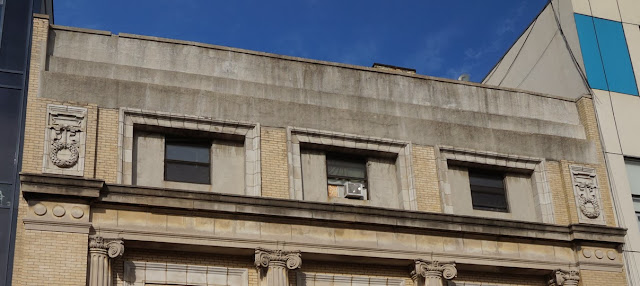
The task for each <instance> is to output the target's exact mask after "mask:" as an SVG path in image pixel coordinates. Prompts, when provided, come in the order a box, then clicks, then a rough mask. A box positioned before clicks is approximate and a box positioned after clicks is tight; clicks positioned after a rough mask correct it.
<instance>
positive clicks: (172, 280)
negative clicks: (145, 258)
mask: <svg viewBox="0 0 640 286" xmlns="http://www.w3.org/2000/svg"><path fill="white" fill-rule="evenodd" d="M146 283H153V284H161V285H164V284H169V285H194V286H195V285H198V286H209V285H211V286H216V285H221V284H222V285H234V286H248V285H249V270H248V269H246V268H227V267H215V266H200V265H185V264H169V263H156V262H138V261H125V262H124V285H125V286H138V285H145V284H146Z"/></svg>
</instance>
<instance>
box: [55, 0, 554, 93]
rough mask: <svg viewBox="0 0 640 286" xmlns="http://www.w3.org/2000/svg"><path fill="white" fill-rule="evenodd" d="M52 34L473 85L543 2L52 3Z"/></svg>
mask: <svg viewBox="0 0 640 286" xmlns="http://www.w3.org/2000/svg"><path fill="white" fill-rule="evenodd" d="M54 3H55V4H54V5H55V6H54V11H55V23H56V24H58V25H65V26H75V27H84V28H91V29H99V30H107V31H112V32H113V33H120V32H123V33H131V34H140V35H150V36H158V37H165V38H172V39H181V40H189V41H198V42H204V43H209V44H216V45H223V46H230V47H236V48H243V49H250V50H257V51H263V52H270V53H276V54H283V55H290V56H297V57H304V58H311V59H317V60H325V61H332V62H341V63H348V64H355V65H361V66H371V64H373V63H374V62H379V63H384V64H390V65H396V66H403V67H408V68H414V69H416V70H417V71H418V73H419V74H425V75H431V76H439V77H446V78H457V77H458V76H459V75H460V74H462V73H469V74H470V75H471V80H472V81H480V80H482V78H483V77H484V75H485V74H486V73H487V72H488V71H489V70H490V69H491V68H492V67H493V65H494V64H495V63H496V62H497V61H498V60H499V59H500V57H501V56H502V54H504V52H505V51H506V50H507V49H508V48H509V46H510V45H511V44H512V43H513V41H514V40H515V39H516V38H517V37H518V36H519V35H520V34H521V33H522V31H523V30H524V29H525V27H526V26H527V25H528V24H529V23H530V22H531V20H532V19H533V18H534V17H535V16H536V15H537V13H538V12H539V11H540V10H541V9H542V7H543V6H544V5H545V3H546V0H484V1H482V0H459V1H450V0H440V1H435V0H421V1H419V0H415V1H414V0H396V1H393V0H270V1H265V0H262V1H259V0H232V1H228V0H227V1H222V0H207V1H205V0H180V1H175V0H174V1H168V0H128V1H124V0H111V1H86V0H56V1H55V2H54Z"/></svg>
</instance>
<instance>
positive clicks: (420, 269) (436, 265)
mask: <svg viewBox="0 0 640 286" xmlns="http://www.w3.org/2000/svg"><path fill="white" fill-rule="evenodd" d="M411 276H412V277H416V276H417V277H420V276H421V277H424V278H427V279H429V278H439V279H442V278H444V279H447V280H451V279H453V278H455V277H456V276H458V270H457V269H456V264H455V262H453V261H447V262H444V261H436V260H434V261H429V260H422V259H416V260H415V264H414V265H413V267H412V270H411Z"/></svg>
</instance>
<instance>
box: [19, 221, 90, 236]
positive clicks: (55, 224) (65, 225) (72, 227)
mask: <svg viewBox="0 0 640 286" xmlns="http://www.w3.org/2000/svg"><path fill="white" fill-rule="evenodd" d="M22 223H24V229H27V230H40V231H53V232H68V233H84V234H88V233H89V232H90V230H91V223H90V222H74V221H53V220H49V219H34V218H24V219H22Z"/></svg>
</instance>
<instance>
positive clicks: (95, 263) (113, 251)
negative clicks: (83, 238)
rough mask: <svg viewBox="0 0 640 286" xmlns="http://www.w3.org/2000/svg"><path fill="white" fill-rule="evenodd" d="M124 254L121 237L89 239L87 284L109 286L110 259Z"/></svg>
mask: <svg viewBox="0 0 640 286" xmlns="http://www.w3.org/2000/svg"><path fill="white" fill-rule="evenodd" d="M122 254H124V242H123V241H122V240H121V239H105V238H102V237H100V236H95V237H91V238H90V240H89V256H90V258H89V259H90V260H89V286H111V285H113V282H112V276H113V275H112V272H111V271H112V270H111V259H114V258H118V257H120V256H122Z"/></svg>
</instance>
